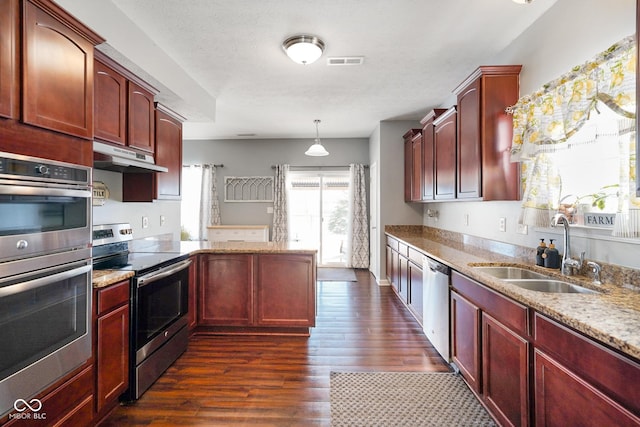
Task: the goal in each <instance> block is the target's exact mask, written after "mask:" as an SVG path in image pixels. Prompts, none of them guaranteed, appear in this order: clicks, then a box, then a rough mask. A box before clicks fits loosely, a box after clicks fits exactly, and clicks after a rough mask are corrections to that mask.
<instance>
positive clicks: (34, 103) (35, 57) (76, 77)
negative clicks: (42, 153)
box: [22, 0, 104, 139]
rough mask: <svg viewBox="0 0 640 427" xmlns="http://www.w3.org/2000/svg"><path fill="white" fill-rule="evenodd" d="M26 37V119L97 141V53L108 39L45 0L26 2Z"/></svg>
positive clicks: (24, 96)
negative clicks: (95, 87)
mask: <svg viewBox="0 0 640 427" xmlns="http://www.w3.org/2000/svg"><path fill="white" fill-rule="evenodd" d="M23 37H24V39H23V44H22V45H23V51H22V60H23V66H22V67H23V68H22V70H23V74H22V102H23V105H22V120H23V121H24V122H25V123H28V124H30V125H34V126H39V127H42V128H46V129H50V130H54V131H57V132H62V133H65V134H68V135H74V136H78V137H80V138H86V139H93V50H94V45H96V44H98V43H101V42H102V41H104V40H102V39H101V38H100V37H99V36H97V35H95V34H94V33H93V32H92V31H91V30H89V29H88V28H87V27H85V26H84V25H82V24H80V23H79V22H77V21H75V20H74V19H73V18H72V17H71V16H70V15H68V14H67V13H66V12H64V11H63V10H62V9H61V8H59V7H58V6H57V5H55V4H54V3H52V2H50V1H41V0H27V1H25V2H24V28H23ZM44 52H46V55H45V54H43V53H44Z"/></svg>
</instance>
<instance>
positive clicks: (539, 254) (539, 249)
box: [536, 239, 547, 267]
mask: <svg viewBox="0 0 640 427" xmlns="http://www.w3.org/2000/svg"><path fill="white" fill-rule="evenodd" d="M545 249H547V245H546V243H544V239H540V245H538V247H537V248H536V265H539V266H540V267H544V257H543V256H542V255H543V254H544V250H545Z"/></svg>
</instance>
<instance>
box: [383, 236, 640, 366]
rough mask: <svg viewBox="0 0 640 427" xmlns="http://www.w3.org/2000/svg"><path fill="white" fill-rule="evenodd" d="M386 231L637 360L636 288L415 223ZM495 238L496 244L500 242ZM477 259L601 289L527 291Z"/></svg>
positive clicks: (639, 318)
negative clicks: (426, 231)
mask: <svg viewBox="0 0 640 427" xmlns="http://www.w3.org/2000/svg"><path fill="white" fill-rule="evenodd" d="M385 232H386V234H387V235H389V236H391V237H395V238H397V239H398V240H401V241H403V242H404V243H406V244H407V245H409V246H411V247H413V248H415V249H418V250H420V251H422V252H425V253H426V254H427V255H429V256H430V257H432V258H433V259H435V260H436V261H440V262H442V263H443V264H446V265H448V266H450V267H451V268H452V269H454V270H456V271H458V272H460V273H462V274H464V275H466V276H468V277H471V278H473V279H475V280H477V281H478V282H480V283H483V284H484V285H486V286H487V287H489V288H491V289H494V290H496V291H498V292H500V293H502V294H504V295H507V296H509V297H511V298H512V299H514V300H516V301H518V302H520V303H522V304H524V305H527V306H529V307H531V308H533V309H535V310H536V311H538V312H540V313H543V314H545V315H547V316H548V317H550V318H552V319H555V320H558V321H559V322H562V323H564V324H566V325H568V326H570V327H572V328H574V329H576V330H578V331H580V332H582V333H584V334H585V335H587V336H590V337H592V338H595V339H597V340H599V341H601V342H604V343H606V344H607V345H609V346H611V347H613V348H615V349H618V350H620V351H621V352H623V353H625V354H627V355H629V356H632V357H633V358H635V359H638V360H640V293H639V292H638V291H636V290H630V289H626V288H625V287H623V284H624V283H615V282H612V281H610V282H607V281H606V280H605V281H604V283H603V284H602V285H595V284H593V281H592V279H590V278H587V277H585V276H571V277H567V276H563V275H561V274H560V272H559V270H549V269H546V268H543V267H538V266H536V265H535V263H534V262H533V260H532V259H523V258H520V257H518V256H507V255H504V254H502V253H501V252H503V251H502V250H501V249H502V248H500V247H496V248H495V250H490V249H487V248H479V247H478V246H474V245H471V244H466V243H464V242H460V241H456V240H455V239H447V238H442V237H440V236H437V235H429V236H424V235H423V234H421V233H419V232H417V230H416V229H415V228H410V227H407V228H406V229H405V228H403V227H397V228H396V227H388V228H387V229H386V230H385ZM494 243H495V244H497V245H498V246H500V244H499V242H494ZM477 264H482V265H514V264H517V265H518V266H523V265H524V266H525V267H526V268H528V269H531V270H533V271H537V272H540V273H544V274H547V275H549V276H554V277H555V278H558V279H560V280H564V281H567V282H572V283H575V284H578V285H580V286H583V287H586V288H591V289H595V290H599V291H600V292H601V293H599V294H578V293H575V294H573V293H572V294H562V293H545V292H536V291H529V290H526V289H522V288H520V287H518V286H516V285H513V284H510V283H508V282H505V281H502V280H500V279H496V278H494V277H493V276H490V275H488V274H486V273H483V272H482V270H480V269H476V268H474V265H477ZM603 280H604V279H603Z"/></svg>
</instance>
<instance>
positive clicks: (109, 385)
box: [94, 280, 130, 420]
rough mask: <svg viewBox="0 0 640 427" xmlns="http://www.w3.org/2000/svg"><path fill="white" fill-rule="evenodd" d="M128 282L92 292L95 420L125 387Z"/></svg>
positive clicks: (127, 361)
mask: <svg viewBox="0 0 640 427" xmlns="http://www.w3.org/2000/svg"><path fill="white" fill-rule="evenodd" d="M129 289H130V285H129V281H128V280H125V281H122V282H119V283H117V284H114V285H111V286H109V287H106V288H102V289H96V290H95V291H94V307H95V310H94V313H95V316H96V320H95V323H94V325H95V338H94V343H95V358H96V393H95V405H96V408H95V410H96V420H100V419H102V418H104V417H105V416H106V415H108V414H109V412H110V411H111V410H112V409H113V408H114V407H115V406H116V405H117V404H118V398H119V397H120V395H121V394H122V393H123V392H124V391H126V389H127V388H128V387H129Z"/></svg>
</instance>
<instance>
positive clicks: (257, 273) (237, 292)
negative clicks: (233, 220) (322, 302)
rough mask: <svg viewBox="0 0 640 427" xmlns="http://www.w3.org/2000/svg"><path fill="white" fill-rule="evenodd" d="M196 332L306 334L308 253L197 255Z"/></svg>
mask: <svg viewBox="0 0 640 427" xmlns="http://www.w3.org/2000/svg"><path fill="white" fill-rule="evenodd" d="M198 274H199V287H200V292H199V296H200V298H199V302H198V330H199V331H201V332H205V333H206V332H208V331H210V332H224V333H251V332H256V333H261V332H265V331H268V332H269V333H288V334H301V335H308V333H309V329H308V328H309V327H312V326H315V301H316V291H315V284H316V283H315V282H316V261H315V256H314V255H313V254H299V253H277V254H276V253H274V254H265V253H256V254H251V253H246V254H237V253H234V254H201V255H200V261H199V273H198Z"/></svg>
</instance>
